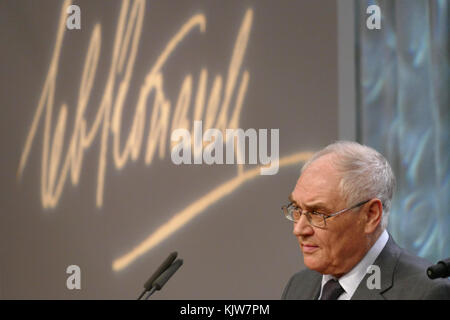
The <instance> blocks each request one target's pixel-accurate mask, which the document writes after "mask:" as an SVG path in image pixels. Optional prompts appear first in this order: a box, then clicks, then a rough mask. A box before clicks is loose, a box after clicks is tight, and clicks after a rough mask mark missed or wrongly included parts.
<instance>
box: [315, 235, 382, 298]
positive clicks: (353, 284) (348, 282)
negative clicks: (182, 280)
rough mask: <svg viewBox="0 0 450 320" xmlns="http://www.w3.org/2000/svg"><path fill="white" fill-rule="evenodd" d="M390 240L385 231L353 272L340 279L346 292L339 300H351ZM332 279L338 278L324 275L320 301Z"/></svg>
mask: <svg viewBox="0 0 450 320" xmlns="http://www.w3.org/2000/svg"><path fill="white" fill-rule="evenodd" d="M388 240H389V234H388V233H387V231H386V230H384V231H383V233H381V235H380V236H379V237H378V239H377V241H376V242H375V243H374V244H373V246H372V248H370V250H369V251H368V252H367V253H366V255H365V256H364V258H362V259H361V261H359V263H358V264H357V265H356V266H354V267H353V269H352V270H350V271H349V272H347V273H346V274H344V275H343V276H342V277H340V278H339V279H338V281H339V284H340V285H341V286H342V288H343V289H344V290H345V292H344V293H342V294H341V295H340V296H339V298H338V300H350V299H351V297H352V296H353V294H354V293H355V291H356V289H357V288H358V286H359V283H360V282H361V280H362V279H363V278H364V276H365V275H366V272H367V268H368V267H369V266H370V265H372V264H373V263H374V262H375V260H376V259H377V257H378V255H379V254H380V253H381V251H382V250H383V249H384V246H385V245H386V243H387V241H388ZM330 279H336V278H335V277H333V276H332V275H329V274H324V275H323V276H322V287H321V289H320V296H319V299H320V297H321V296H322V289H323V286H324V285H325V283H327V282H328V280H330Z"/></svg>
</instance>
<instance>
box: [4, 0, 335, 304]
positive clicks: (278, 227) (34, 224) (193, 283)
mask: <svg viewBox="0 0 450 320" xmlns="http://www.w3.org/2000/svg"><path fill="white" fill-rule="evenodd" d="M76 4H77V5H79V6H80V8H81V30H66V29H65V32H64V37H63V39H62V42H61V50H60V57H59V61H58V63H54V67H57V71H55V74H54V81H53V82H49V83H54V100H53V108H52V110H50V108H49V106H50V104H49V103H42V114H39V113H37V112H39V109H38V106H39V103H40V98H41V96H42V93H43V92H46V91H45V89H46V87H45V83H46V79H48V78H47V76H48V74H50V75H51V71H50V73H49V68H50V66H51V65H52V57H54V56H53V54H54V50H55V43H56V38H57V34H58V30H59V19H60V16H61V11H62V10H63V9H64V8H63V2H62V1H2V2H1V3H0V45H1V50H0V60H1V61H2V64H1V65H0V68H1V72H0V82H1V83H0V92H1V94H0V99H1V110H2V113H1V117H0V142H1V150H2V157H1V165H0V172H1V180H0V189H1V192H0V197H1V202H0V204H1V207H0V210H1V216H0V217H1V223H0V254H1V256H0V257H1V258H0V297H1V298H6V299H23V298H31V299H47V298H63V299H81V298H85V299H110V298H118V299H134V298H136V297H137V295H138V294H139V293H140V291H141V288H142V285H143V283H144V282H145V280H146V279H147V277H148V276H149V275H150V274H151V273H152V272H153V271H154V270H155V269H156V268H157V267H158V265H159V264H160V263H161V261H162V260H163V259H165V258H166V256H167V255H168V253H169V252H171V251H175V250H177V251H178V252H179V255H180V257H181V258H183V259H184V265H183V267H182V268H181V269H180V270H179V272H178V273H177V274H176V275H175V276H174V278H173V279H172V280H171V281H170V282H169V283H168V284H167V286H166V287H165V288H164V290H163V291H162V292H160V293H158V294H156V295H155V296H154V298H155V299H278V298H279V297H280V295H281V292H282V289H283V287H284V285H285V284H286V282H287V280H288V279H289V277H290V276H291V274H292V273H294V272H296V271H298V270H301V269H302V268H304V265H303V262H302V256H301V253H300V250H299V248H298V245H297V242H296V239H295V237H294V236H293V235H292V230H291V229H292V228H291V225H290V223H288V222H287V221H285V219H284V218H283V216H282V214H281V212H280V207H281V205H282V204H284V203H285V202H287V197H288V195H289V193H290V192H291V191H292V189H293V187H294V185H295V182H296V179H297V178H298V173H299V169H300V166H301V163H300V160H299V159H300V158H297V159H296V161H294V163H292V164H290V165H284V163H283V165H282V166H280V169H279V172H278V173H277V174H276V175H271V176H270V175H268V176H263V175H259V174H258V175H255V176H253V177H252V178H251V179H248V180H245V181H244V180H243V181H242V183H240V184H237V185H234V186H233V188H231V189H230V190H229V191H230V192H224V190H223V189H219V193H220V191H223V192H221V193H220V194H219V195H218V196H217V197H214V195H217V194H212V195H211V193H210V192H211V191H214V190H218V189H217V188H219V187H220V186H222V185H223V184H224V183H227V182H229V181H236V180H233V179H235V178H236V177H237V176H238V166H237V165H211V166H208V165H180V166H176V165H174V164H173V163H172V161H171V157H170V150H171V147H170V133H171V128H170V125H171V121H172V119H173V117H174V113H175V109H176V107H175V105H176V103H177V99H178V96H179V92H180V87H181V85H182V83H183V79H184V78H185V76H186V75H187V74H191V75H192V80H193V81H192V99H191V102H190V103H189V109H188V113H187V118H188V119H189V123H188V125H189V126H190V127H191V126H192V120H193V118H194V109H195V97H196V94H197V89H198V86H199V78H200V72H201V70H202V68H204V69H206V70H207V72H208V78H207V81H206V100H207V99H208V98H209V94H210V92H211V87H212V85H213V82H214V77H215V76H216V75H221V76H222V78H223V83H224V85H225V83H226V82H227V79H229V74H228V69H229V65H230V60H231V58H232V54H233V48H234V47H235V43H236V39H237V36H238V33H239V30H240V28H241V24H242V22H243V20H244V17H245V15H246V12H252V20H251V25H249V29H248V30H250V33H249V37H248V43H247V47H246V48H245V53H244V56H243V60H242V65H241V67H240V68H239V70H238V75H237V81H236V88H235V89H234V91H233V94H232V96H231V100H230V109H229V112H228V113H229V115H228V117H229V118H231V114H232V112H233V110H235V107H236V99H237V92H238V90H237V88H238V87H239V86H240V84H241V83H242V81H243V78H244V74H245V72H248V75H249V79H248V87H247V91H246V93H245V95H244V100H243V104H242V110H241V112H240V116H239V127H240V128H244V129H247V128H255V129H264V128H265V129H272V128H273V129H279V130H280V131H279V132H280V145H279V151H280V158H281V159H285V157H287V156H289V155H292V154H298V153H301V152H308V151H314V150H317V149H319V148H321V147H323V146H325V145H327V144H328V143H330V142H332V141H334V140H336V139H337V137H338V85H337V50H338V49H337V21H336V17H337V8H336V6H337V5H336V3H335V1H326V2H325V1H320V2H319V1H256V0H255V1H147V2H145V5H144V6H143V7H142V8H141V10H142V11H140V12H142V13H143V20H142V31H141V35H140V37H139V39H138V41H139V42H138V47H137V51H136V58H135V59H136V60H135V62H134V65H132V67H131V70H132V74H131V75H130V78H129V81H128V83H129V88H128V93H127V95H126V96H125V100H124V107H123V112H122V116H121V118H120V120H121V124H122V131H121V132H122V133H121V141H120V149H121V150H122V149H123V148H124V147H125V141H126V138H127V137H128V135H129V131H130V128H131V127H132V121H133V117H134V115H135V112H136V105H137V103H138V97H139V94H140V90H141V87H142V85H143V84H144V83H145V79H146V76H147V75H148V74H149V73H150V71H151V69H152V67H153V66H154V65H155V63H156V60H157V58H158V56H160V54H161V53H162V52H163V50H164V48H165V47H166V45H167V43H168V42H169V41H170V39H172V38H173V37H174V35H175V34H176V33H177V32H178V31H179V30H180V28H181V26H182V25H183V24H185V23H186V22H187V21H188V20H189V19H191V17H193V16H194V15H196V14H200V15H201V16H200V17H203V18H204V19H205V21H206V28H205V30H204V32H203V33H202V32H200V31H199V28H195V29H193V30H192V31H191V32H189V33H188V34H187V35H186V36H185V37H184V38H183V39H182V41H180V43H179V44H178V46H177V47H176V48H175V49H174V51H173V53H172V54H171V55H170V56H169V57H168V59H167V61H166V62H165V64H164V65H163V67H162V68H161V74H162V75H163V86H164V93H165V95H166V98H167V99H168V100H170V101H171V107H170V115H169V119H170V121H169V128H168V131H167V132H168V135H167V137H166V139H165V140H163V143H164V144H165V152H164V153H163V154H162V157H161V158H160V157H158V152H157V153H155V156H154V158H153V161H152V162H151V163H150V164H146V163H145V153H146V143H147V139H148V135H149V130H150V129H151V128H150V127H151V124H150V118H151V112H152V109H153V101H154V99H155V97H154V94H151V95H150V96H149V99H148V103H147V104H146V105H145V110H146V116H145V117H144V118H143V119H145V121H144V123H143V124H144V126H145V129H144V135H143V139H144V140H143V145H142V147H141V149H140V153H139V155H137V157H136V159H135V161H132V160H131V159H129V160H128V161H127V162H126V163H125V165H124V167H123V168H120V169H119V168H117V166H116V162H115V161H114V154H113V151H114V148H113V141H114V137H113V134H112V131H111V129H110V128H109V130H107V131H105V134H106V135H105V138H104V139H105V140H103V142H102V136H101V131H100V130H102V129H99V131H98V132H97V134H96V135H95V137H94V140H93V141H92V142H91V144H90V145H89V147H86V148H85V150H84V151H83V152H82V153H81V154H83V163H82V165H81V166H80V170H81V171H80V175H79V181H78V182H77V183H73V181H72V179H71V175H70V172H68V174H67V179H66V180H65V183H64V185H63V188H62V189H61V193H60V195H59V197H55V198H54V199H55V201H54V202H53V203H50V202H49V203H48V205H47V202H46V200H45V199H43V197H42V194H43V192H44V191H45V189H43V188H42V185H43V182H42V177H43V176H45V174H44V173H45V171H44V170H43V164H44V165H45V164H48V161H49V160H48V159H50V158H51V156H49V158H48V159H47V161H46V162H45V161H43V152H44V150H45V143H44V141H45V139H46V134H45V131H46V130H45V128H46V127H47V128H48V137H49V139H48V141H49V143H50V145H52V139H53V137H54V136H56V137H61V134H60V133H59V134H58V133H55V130H56V129H57V128H56V123H57V121H58V117H59V113H60V110H61V108H62V107H61V106H62V104H64V103H65V104H67V109H66V110H67V118H66V126H65V129H66V130H65V134H64V136H63V138H61V139H60V145H61V162H60V166H59V167H56V170H55V172H54V174H55V175H54V176H53V177H57V178H59V177H61V176H64V174H63V171H62V170H63V163H64V161H65V157H66V155H67V154H68V149H69V144H70V141H71V137H73V133H74V129H75V127H76V126H75V119H76V117H77V105H78V103H79V91H80V83H81V81H82V72H83V67H84V64H85V60H86V55H87V51H88V47H89V42H90V39H91V36H92V35H93V34H95V33H94V29H95V26H96V25H97V26H99V27H97V28H99V29H98V34H97V37H98V38H96V42H95V43H94V44H95V45H99V46H94V48H97V49H98V50H99V52H98V54H99V59H98V65H97V69H96V73H95V75H94V78H93V83H92V91H91V93H90V96H89V99H88V101H87V105H86V109H85V111H84V116H83V118H84V119H85V122H86V126H87V129H89V128H92V126H93V124H94V119H95V118H96V116H97V115H98V113H99V112H100V111H99V110H101V102H102V98H104V96H105V88H106V87H107V81H108V77H109V75H110V70H111V65H112V60H113V56H114V54H113V52H114V50H113V47H114V41H115V36H116V33H117V30H116V28H117V25H118V24H119V14H120V10H121V5H122V2H121V1H77V2H76ZM133 5H134V2H130V7H129V10H128V11H130V10H131V8H132V7H133ZM248 10H250V11H248ZM126 20H127V21H130V19H129V17H127V19H126ZM125 25H126V24H125ZM63 29H64V28H63ZM53 61H55V60H53ZM124 61H125V65H126V63H127V62H128V61H130V53H129V52H127V54H126V55H125V59H124ZM123 79H124V74H123V72H122V73H120V74H118V75H117V77H116V80H115V83H114V85H113V87H112V91H111V93H112V101H113V102H114V101H116V97H117V94H118V92H119V85H120V82H121V81H122V80H123ZM47 88H51V86H50V87H47ZM47 92H49V91H47ZM219 100H220V102H221V103H222V102H223V100H224V90H222V92H221V94H220V96H219ZM220 105H221V104H220ZM219 108H220V106H219ZM110 110H111V114H110V115H109V116H108V115H105V118H103V120H102V122H101V124H102V125H105V123H107V121H106V120H108V119H109V120H111V118H112V113H113V111H114V104H112V106H111V108H110ZM219 112H220V109H219ZM46 115H51V122H50V121H49V122H47V125H46V118H45V117H46ZM197 120H201V119H197ZM33 121H36V127H35V132H33V131H32V128H33V123H34V122H33ZM101 128H103V127H101ZM30 132H31V133H30ZM30 135H31V136H32V137H33V139H32V140H29V141H31V142H30V145H29V153H28V154H27V156H26V157H25V158H26V160H22V161H23V162H22V165H21V157H22V159H24V152H25V151H24V150H26V149H27V145H26V142H27V139H30V138H29V137H30ZM105 141H106V142H105ZM55 143H56V142H55ZM102 147H103V148H105V147H107V149H106V150H105V151H104V154H103V153H102V152H103V151H102ZM102 154H103V156H102ZM99 159H103V160H104V161H105V162H104V164H105V167H104V168H105V171H104V187H103V188H100V189H102V190H103V195H102V196H99V198H100V199H101V200H102V201H100V202H99V201H98V198H97V192H98V185H99V182H98V181H99V180H98V175H99V170H100V167H101V166H100V165H99ZM255 168H257V166H256V165H245V166H244V170H254V169H255ZM100 172H101V171H100ZM245 172H250V171H245ZM100 175H101V174H100ZM47 176H49V177H51V176H52V174H51V173H48V174H47ZM101 176H102V175H101ZM50 180H51V179H50ZM56 181H57V179H56ZM44 182H45V181H44ZM50 189H51V188H50ZM44 193H45V192H44ZM50 194H51V192H50ZM208 194H209V196H208ZM204 197H206V198H204ZM199 199H209V200H211V199H212V200H211V201H212V202H211V203H210V205H208V206H206V207H205V208H200V209H199V208H197V209H198V210H194V211H193V212H194V215H193V216H192V217H188V218H187V219H186V221H185V222H184V223H183V224H182V225H181V226H180V227H179V228H170V227H169V229H168V230H169V231H168V233H167V237H165V238H162V239H161V241H158V242H157V243H156V245H155V246H151V247H142V245H143V243H144V242H145V240H146V239H148V237H150V236H151V235H152V234H154V232H155V231H157V230H161V229H159V228H160V227H161V226H164V225H165V224H166V223H167V222H168V221H170V219H171V218H172V217H174V216H175V215H176V214H179V213H181V214H183V212H185V211H183V210H185V209H186V208H191V207H190V206H191V205H192V204H193V203H194V204H195V203H198V202H197V201H198V200H199ZM176 221H180V219H178V220H176ZM171 226H172V225H171ZM134 248H143V249H142V252H141V254H140V255H139V256H137V257H136V259H134V260H132V261H131V262H130V263H129V264H128V265H127V266H126V267H123V268H121V269H120V270H118V269H114V268H113V263H114V261H117V259H118V258H120V257H123V256H124V255H126V254H127V253H129V252H130V251H132V250H133V249H134ZM72 264H75V265H78V266H80V268H81V272H82V281H81V285H82V288H81V290H73V291H70V290H68V289H67V288H66V279H67V277H68V276H69V275H68V274H66V268H67V266H69V265H72Z"/></svg>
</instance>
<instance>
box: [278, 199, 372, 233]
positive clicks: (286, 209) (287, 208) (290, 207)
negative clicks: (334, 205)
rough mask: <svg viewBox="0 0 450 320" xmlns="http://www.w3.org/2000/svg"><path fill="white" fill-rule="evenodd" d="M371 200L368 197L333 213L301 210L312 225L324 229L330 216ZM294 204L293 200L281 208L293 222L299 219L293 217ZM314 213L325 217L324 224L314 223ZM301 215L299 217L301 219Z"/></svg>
mask: <svg viewBox="0 0 450 320" xmlns="http://www.w3.org/2000/svg"><path fill="white" fill-rule="evenodd" d="M370 200H371V199H368V200H365V201H362V202H359V203H357V204H355V205H354V206H352V207H350V208H346V209H343V210H340V211H338V212H335V213H331V214H323V213H320V212H315V211H313V212H309V211H305V212H302V211H301V210H300V217H301V215H302V214H304V215H305V216H306V220H308V222H309V224H310V225H312V226H314V227H316V228H322V229H323V228H326V226H327V219H328V218H332V217H335V216H337V215H339V214H341V213H344V212H347V211H350V210H353V209H355V208H357V207H360V206H362V205H363V204H366V203H367V202H369V201H370ZM293 205H294V202H291V203H289V204H288V205H287V206H286V205H284V206H282V207H281V210H282V211H283V213H284V216H285V217H286V219H288V220H289V221H292V222H297V221H298V220H294V219H293V218H291V217H292V213H291V212H292V210H294V209H293ZM296 209H297V210H298V209H300V208H296ZM312 214H314V215H318V216H320V217H322V218H323V226H317V225H315V224H314V223H312V219H311V215H312ZM300 217H299V219H300Z"/></svg>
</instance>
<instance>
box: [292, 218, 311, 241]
mask: <svg viewBox="0 0 450 320" xmlns="http://www.w3.org/2000/svg"><path fill="white" fill-rule="evenodd" d="M293 233H294V236H296V237H298V236H305V235H311V234H313V233H314V229H313V227H312V226H311V225H310V224H309V222H308V219H307V218H306V216H305V215H304V214H302V215H301V216H300V219H298V221H297V222H294V230H293Z"/></svg>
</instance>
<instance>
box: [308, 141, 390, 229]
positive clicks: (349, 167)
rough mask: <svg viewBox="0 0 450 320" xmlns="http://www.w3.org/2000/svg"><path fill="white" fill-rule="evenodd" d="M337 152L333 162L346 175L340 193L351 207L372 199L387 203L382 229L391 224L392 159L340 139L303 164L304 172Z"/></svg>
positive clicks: (340, 186) (384, 209)
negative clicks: (313, 164)
mask: <svg viewBox="0 0 450 320" xmlns="http://www.w3.org/2000/svg"><path fill="white" fill-rule="evenodd" d="M327 154H333V155H336V157H333V159H332V161H333V165H334V166H335V167H336V169H337V170H338V171H339V172H340V173H341V174H342V179H341V181H340V183H339V188H340V190H339V191H340V193H341V195H342V197H343V198H344V199H345V201H346V203H347V205H348V206H351V205H354V204H356V203H358V202H361V201H365V200H367V199H371V198H378V199H380V200H381V202H382V204H383V217H382V220H381V229H382V230H384V229H386V227H387V224H388V219H389V210H390V208H391V200H392V195H393V193H394V188H395V176H394V174H393V172H392V168H391V166H390V165H389V162H388V161H387V160H386V158H385V157H383V156H382V155H381V154H380V153H379V152H377V151H376V150H374V149H372V148H370V147H368V146H365V145H361V144H359V143H356V142H351V141H337V142H335V143H333V144H330V145H328V146H327V147H325V148H324V149H322V150H320V151H318V152H317V153H315V154H314V155H313V156H312V158H311V159H310V160H308V161H307V162H306V163H305V164H304V165H303V167H302V170H301V172H302V173H303V172H304V171H305V170H306V169H307V168H308V167H309V166H310V165H311V163H313V162H314V161H316V160H317V159H319V158H320V157H322V156H324V155H327Z"/></svg>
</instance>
